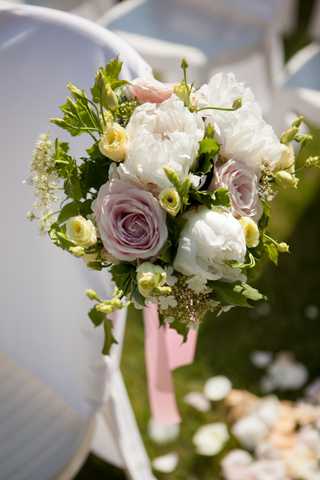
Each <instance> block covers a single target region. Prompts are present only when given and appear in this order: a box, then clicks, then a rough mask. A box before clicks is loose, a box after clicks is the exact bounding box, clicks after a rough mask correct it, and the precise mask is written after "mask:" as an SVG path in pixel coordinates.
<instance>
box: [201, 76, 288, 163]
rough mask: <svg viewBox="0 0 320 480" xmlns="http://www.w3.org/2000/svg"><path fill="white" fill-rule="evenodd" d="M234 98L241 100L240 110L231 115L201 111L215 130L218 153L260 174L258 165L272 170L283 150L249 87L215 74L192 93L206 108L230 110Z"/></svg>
mask: <svg viewBox="0 0 320 480" xmlns="http://www.w3.org/2000/svg"><path fill="white" fill-rule="evenodd" d="M237 98H241V99H242V107H241V108H239V109H238V110H235V111H233V112H224V111H218V110H203V111H201V114H202V115H203V116H205V117H206V118H207V121H208V122H210V123H212V124H214V125H215V127H216V134H217V136H218V139H219V141H220V142H221V154H222V155H223V156H225V157H226V158H227V159H230V158H234V159H236V160H238V161H241V162H243V163H245V164H246V165H248V166H249V167H251V168H253V169H254V170H256V171H260V167H261V165H262V163H266V164H268V165H269V166H270V167H271V168H275V167H276V166H277V164H278V162H280V159H281V155H282V152H283V151H284V150H285V148H286V147H285V146H284V145H282V144H281V143H280V141H279V139H278V137H277V136H276V134H275V133H274V131H273V129H272V127H271V125H268V124H267V123H266V122H265V120H264V119H263V117H262V112H261V109H260V106H259V105H258V103H257V102H256V100H255V97H254V95H253V93H252V91H251V90H250V88H247V87H246V86H245V85H244V84H243V83H239V82H237V81H236V78H235V76H234V75H233V74H232V73H228V74H226V73H218V74H216V75H214V76H213V77H212V78H211V80H210V82H209V84H208V85H204V86H203V87H201V88H200V90H199V91H198V92H197V94H196V101H197V104H198V108H199V107H200V108H201V107H206V106H208V105H213V106H218V107H230V106H232V104H233V102H234V101H235V100H236V99H237Z"/></svg>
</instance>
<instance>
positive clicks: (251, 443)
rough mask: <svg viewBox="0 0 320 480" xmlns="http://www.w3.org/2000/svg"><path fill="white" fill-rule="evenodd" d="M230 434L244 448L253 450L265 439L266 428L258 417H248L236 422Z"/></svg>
mask: <svg viewBox="0 0 320 480" xmlns="http://www.w3.org/2000/svg"><path fill="white" fill-rule="evenodd" d="M232 433H233V434H234V436H235V437H236V438H237V439H238V440H239V442H240V443H241V444H242V445H243V446H244V447H245V448H248V449H249V450H254V449H255V448H256V447H257V446H258V444H259V443H260V442H261V441H263V440H264V439H265V438H266V436H267V434H268V427H267V426H266V424H265V423H264V422H263V421H262V420H261V419H260V418H259V417H257V416H254V415H250V416H248V417H244V418H242V419H240V420H238V421H237V422H236V423H235V424H234V426H233V429H232Z"/></svg>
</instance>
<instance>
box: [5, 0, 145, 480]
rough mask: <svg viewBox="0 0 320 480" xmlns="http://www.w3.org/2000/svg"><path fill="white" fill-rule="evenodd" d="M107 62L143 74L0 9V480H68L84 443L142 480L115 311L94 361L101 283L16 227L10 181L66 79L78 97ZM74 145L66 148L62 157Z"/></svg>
mask: <svg viewBox="0 0 320 480" xmlns="http://www.w3.org/2000/svg"><path fill="white" fill-rule="evenodd" d="M118 55H119V56H120V58H121V59H122V60H123V61H124V69H123V76H124V77H125V78H129V79H130V78H132V77H134V76H137V75H140V76H143V75H144V74H146V73H148V72H149V67H148V66H147V65H146V64H145V63H144V61H143V60H142V59H141V58H140V56H139V55H138V54H137V53H136V52H135V51H134V50H132V49H131V47H129V46H128V45H127V44H126V43H125V42H124V41H123V40H121V39H119V38H117V37H116V36H115V35H114V34H112V33H110V32H108V31H106V30H104V29H102V28H101V27H98V26H96V25H94V24H92V23H90V22H89V21H86V20H83V19H81V18H78V17H75V16H72V15H69V14H66V13H63V12H58V11H55V10H50V9H46V8H40V7H31V6H25V5H21V6H19V5H18V6H17V5H16V6H14V5H12V4H8V3H4V2H0V72H1V74H0V76H1V82H0V83H1V90H0V104H1V113H0V151H1V157H0V158H1V172H2V173H1V177H0V178H1V180H0V185H1V188H0V201H1V205H2V207H3V210H2V225H3V226H2V228H1V232H2V233H1V235H0V251H1V288H0V312H1V321H0V352H1V353H0V479H1V480H31V479H32V480H52V479H57V478H58V479H59V480H68V479H70V478H72V477H73V476H74V475H75V473H76V472H77V470H78V469H79V467H80V466H81V464H82V463H83V461H84V459H85V457H86V455H87V454H88V452H89V450H90V448H91V446H92V444H93V446H94V448H95V449H96V451H97V452H98V453H99V454H100V455H101V456H102V457H103V458H105V459H106V460H108V461H109V462H112V463H114V464H115V465H118V466H120V467H122V468H124V469H125V470H126V471H127V473H128V476H129V478H131V479H133V480H151V479H152V478H153V476H152V473H151V470H150V467H149V460H148V458H147V455H146V453H145V450H144V447H143V444H142V442H141V439H140V436H139V432H138V429H137V425H136V423H135V419H134V416H133V413H132V410H131V407H130V402H129V400H128V397H127V394H126V390H125V387H124V384H123V381H122V377H121V373H120V370H119V363H120V355H121V347H122V343H123V333H124V328H125V318H126V313H125V312H121V313H120V314H119V315H118V316H117V318H116V320H115V336H116V337H117V338H118V341H119V344H118V345H115V346H114V347H113V350H112V353H111V356H110V357H106V358H105V359H104V357H103V356H102V355H101V353H100V352H101V346H102V341H103V338H102V337H103V334H102V331H101V329H100V328H99V329H96V330H95V329H94V328H93V326H91V325H90V321H89V319H88V318H87V315H86V314H87V310H88V308H89V307H90V304H89V301H87V300H86V299H85V296H84V290H85V289H86V288H88V287H93V288H95V289H97V290H98V291H99V292H100V293H101V295H106V293H107V291H109V293H110V290H111V282H110V279H108V280H107V281H106V279H105V278H104V276H103V275H101V276H100V275H99V274H98V273H95V272H92V273H90V272H89V271H88V270H87V269H86V268H85V267H84V265H83V264H82V262H81V261H79V260H78V259H75V258H73V257H71V256H70V255H67V254H65V253H63V252H62V251H59V250H58V249H57V248H55V247H54V246H52V245H51V244H50V241H49V240H48V239H47V238H40V236H39V235H38V234H37V231H36V228H35V226H34V225H32V224H30V223H29V222H28V221H27V220H26V211H27V210H28V209H29V207H30V205H31V204H32V202H33V198H32V193H31V191H30V188H28V187H27V186H26V185H23V184H22V180H23V179H24V178H26V177H27V175H28V168H29V164H30V159H31V155H32V151H33V148H34V143H35V141H36V139H37V137H38V135H39V134H40V133H41V132H43V131H46V129H47V128H48V119H49V118H50V117H52V116H57V115H58V114H59V111H58V105H60V104H61V103H62V102H63V101H64V99H65V97H66V95H67V91H66V83H67V82H68V81H69V80H71V81H73V82H74V83H76V84H78V85H79V86H81V87H82V88H85V89H88V88H89V86H90V85H91V83H92V80H93V78H94V73H95V71H96V69H97V67H98V66H101V65H103V64H105V63H106V62H107V61H108V60H109V59H110V58H112V57H115V56H118ZM50 130H52V132H53V136H54V135H56V134H59V135H61V133H62V132H61V131H59V132H58V129H57V131H56V130H55V128H52V129H51V128H50ZM85 145H86V142H85V141H83V140H81V141H80V139H78V140H77V141H73V142H72V148H73V152H74V153H75V154H76V155H80V154H81V153H83V148H84V147H85ZM97 414H98V419H99V420H98V429H96V427H95V424H96V421H95V420H96V417H97Z"/></svg>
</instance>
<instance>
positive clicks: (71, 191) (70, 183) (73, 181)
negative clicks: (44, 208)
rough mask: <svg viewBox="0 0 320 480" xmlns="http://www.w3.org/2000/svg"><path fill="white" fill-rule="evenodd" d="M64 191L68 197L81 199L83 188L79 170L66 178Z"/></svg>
mask: <svg viewBox="0 0 320 480" xmlns="http://www.w3.org/2000/svg"><path fill="white" fill-rule="evenodd" d="M64 192H65V194H66V195H67V196H68V197H70V198H72V199H73V200H81V198H82V189H81V183H80V178H79V176H78V172H74V173H73V174H72V175H71V176H70V177H69V178H67V179H66V180H65V182H64Z"/></svg>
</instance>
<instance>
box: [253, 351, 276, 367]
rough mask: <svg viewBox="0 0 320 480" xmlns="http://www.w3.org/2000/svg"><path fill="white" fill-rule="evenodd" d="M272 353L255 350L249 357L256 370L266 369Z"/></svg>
mask: <svg viewBox="0 0 320 480" xmlns="http://www.w3.org/2000/svg"><path fill="white" fill-rule="evenodd" d="M272 357H273V354H272V352H267V351H263V350H256V351H255V352H252V354H251V355H250V360H251V362H252V364H253V365H254V366H255V367H257V368H266V367H267V366H268V365H270V363H271V362H272Z"/></svg>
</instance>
